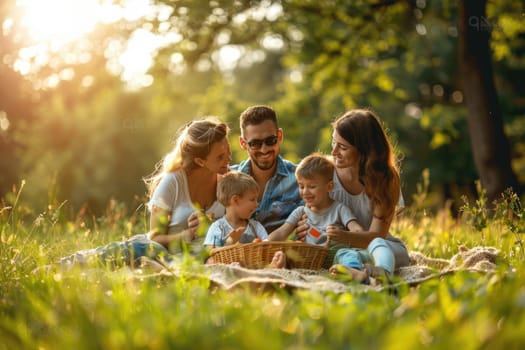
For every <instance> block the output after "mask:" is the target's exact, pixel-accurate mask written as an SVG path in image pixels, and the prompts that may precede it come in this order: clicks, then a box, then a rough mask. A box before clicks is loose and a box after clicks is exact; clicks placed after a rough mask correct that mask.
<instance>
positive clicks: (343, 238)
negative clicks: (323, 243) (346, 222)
mask: <svg viewBox="0 0 525 350" xmlns="http://www.w3.org/2000/svg"><path fill="white" fill-rule="evenodd" d="M349 233H350V232H349V231H346V230H344V229H342V228H341V227H339V226H328V227H327V228H326V234H327V235H328V237H330V240H331V241H337V242H341V243H346V244H350V235H349Z"/></svg>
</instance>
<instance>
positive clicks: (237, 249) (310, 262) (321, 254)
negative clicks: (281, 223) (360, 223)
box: [211, 241, 328, 270]
mask: <svg viewBox="0 0 525 350" xmlns="http://www.w3.org/2000/svg"><path fill="white" fill-rule="evenodd" d="M278 251H283V252H284V253H285V254H286V260H287V264H288V267H290V268H297V269H310V270H318V269H320V268H321V267H322V266H323V264H324V262H325V259H326V257H327V254H328V248H327V247H326V246H318V245H314V244H308V243H303V242H298V241H264V242H256V243H246V244H235V245H230V246H226V247H221V248H216V249H215V250H214V251H213V252H212V254H211V257H212V258H213V260H214V262H215V263H220V264H230V263H232V262H239V263H240V264H241V266H243V267H246V268H249V269H258V268H264V267H266V266H268V264H269V263H270V262H271V261H272V258H273V256H274V254H275V253H276V252H278Z"/></svg>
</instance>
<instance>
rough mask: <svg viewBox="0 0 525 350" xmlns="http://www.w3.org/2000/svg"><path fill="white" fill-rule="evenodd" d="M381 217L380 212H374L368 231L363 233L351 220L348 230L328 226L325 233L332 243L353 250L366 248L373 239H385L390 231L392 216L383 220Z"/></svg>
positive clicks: (356, 223) (355, 222) (359, 226)
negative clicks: (348, 246) (350, 247)
mask: <svg viewBox="0 0 525 350" xmlns="http://www.w3.org/2000/svg"><path fill="white" fill-rule="evenodd" d="M381 217H382V212H381V211H380V210H375V211H374V216H373V218H372V223H371V224H370V227H369V228H368V231H365V230H364V229H363V228H362V226H361V225H359V223H358V222H357V221H355V220H353V221H350V222H349V223H348V225H347V229H348V230H343V229H340V228H337V227H335V226H329V227H328V228H327V229H326V232H327V234H328V236H329V237H330V238H331V239H332V240H334V241H338V242H342V243H346V244H348V245H350V246H352V247H355V248H366V247H368V245H369V244H370V242H371V241H372V240H373V239H374V238H377V237H379V238H386V235H387V234H388V231H389V230H390V224H391V223H392V220H393V216H390V217H389V218H384V219H383V218H381ZM359 228H360V229H359Z"/></svg>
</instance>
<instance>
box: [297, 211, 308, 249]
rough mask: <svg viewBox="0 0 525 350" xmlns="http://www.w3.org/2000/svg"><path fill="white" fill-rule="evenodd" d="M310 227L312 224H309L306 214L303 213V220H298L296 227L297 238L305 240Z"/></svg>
mask: <svg viewBox="0 0 525 350" xmlns="http://www.w3.org/2000/svg"><path fill="white" fill-rule="evenodd" d="M309 228H310V225H308V219H307V217H306V214H303V216H301V220H299V221H298V222H297V226H296V228H295V237H296V238H295V239H296V240H298V241H303V242H304V240H305V238H306V234H307V233H308V229H309Z"/></svg>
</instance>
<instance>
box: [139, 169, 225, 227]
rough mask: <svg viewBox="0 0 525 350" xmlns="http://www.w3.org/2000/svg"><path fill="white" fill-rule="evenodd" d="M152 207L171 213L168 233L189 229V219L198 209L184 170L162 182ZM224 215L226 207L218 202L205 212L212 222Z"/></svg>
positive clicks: (150, 203)
mask: <svg viewBox="0 0 525 350" xmlns="http://www.w3.org/2000/svg"><path fill="white" fill-rule="evenodd" d="M152 206H156V207H158V208H160V209H164V210H167V211H168V212H170V214H171V219H170V222H169V224H168V233H178V232H180V231H182V230H184V229H187V228H188V217H189V216H190V215H191V214H192V213H193V212H195V211H197V210H198V209H197V207H196V206H195V205H194V204H193V203H192V201H191V197H190V192H189V188H188V179H187V177H186V172H184V170H182V169H179V170H176V171H174V172H171V173H168V174H166V175H165V176H164V177H163V178H162V180H160V182H159V185H158V186H157V188H156V189H155V192H154V193H153V196H152V197H151V200H150V201H149V203H148V207H149V209H150V210H151V207H152ZM224 213H225V209H224V206H223V205H222V204H221V203H219V202H218V201H215V202H213V204H212V205H211V206H210V207H209V208H207V209H206V211H205V214H206V215H207V216H208V217H211V218H212V220H213V219H214V218H218V217H221V216H223V215H224Z"/></svg>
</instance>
